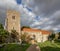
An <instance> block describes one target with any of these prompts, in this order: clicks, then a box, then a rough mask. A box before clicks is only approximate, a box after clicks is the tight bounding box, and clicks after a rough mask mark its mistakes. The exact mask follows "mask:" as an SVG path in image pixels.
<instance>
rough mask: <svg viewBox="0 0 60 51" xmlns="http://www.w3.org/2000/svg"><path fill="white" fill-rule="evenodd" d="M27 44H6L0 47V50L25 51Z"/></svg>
mask: <svg viewBox="0 0 60 51" xmlns="http://www.w3.org/2000/svg"><path fill="white" fill-rule="evenodd" d="M28 47H29V45H25V46H21V45H18V44H8V45H6V46H4V47H3V48H0V51H26V49H27V48H28Z"/></svg>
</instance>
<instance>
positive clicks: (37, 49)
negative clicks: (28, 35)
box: [26, 44, 40, 51]
mask: <svg viewBox="0 0 60 51" xmlns="http://www.w3.org/2000/svg"><path fill="white" fill-rule="evenodd" d="M26 51H40V47H39V46H38V45H36V44H33V45H31V46H30V47H29V48H28V49H27V50H26Z"/></svg>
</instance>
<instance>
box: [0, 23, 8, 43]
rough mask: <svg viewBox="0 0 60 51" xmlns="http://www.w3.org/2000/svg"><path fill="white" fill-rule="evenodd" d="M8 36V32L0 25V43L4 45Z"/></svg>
mask: <svg viewBox="0 0 60 51" xmlns="http://www.w3.org/2000/svg"><path fill="white" fill-rule="evenodd" d="M8 36H9V32H8V31H6V30H4V27H3V25H2V24H0V43H5V42H6V38H7V37H8Z"/></svg>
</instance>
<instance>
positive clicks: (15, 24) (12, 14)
mask: <svg viewBox="0 0 60 51" xmlns="http://www.w3.org/2000/svg"><path fill="white" fill-rule="evenodd" d="M6 16H7V17H6V21H5V29H6V30H7V31H9V32H11V30H13V29H14V30H16V31H17V32H18V33H19V34H20V13H19V12H18V11H15V10H7V15H6Z"/></svg>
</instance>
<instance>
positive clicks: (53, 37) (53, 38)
mask: <svg viewBox="0 0 60 51" xmlns="http://www.w3.org/2000/svg"><path fill="white" fill-rule="evenodd" d="M49 40H51V41H52V42H54V40H55V34H54V33H52V34H51V35H49Z"/></svg>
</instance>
